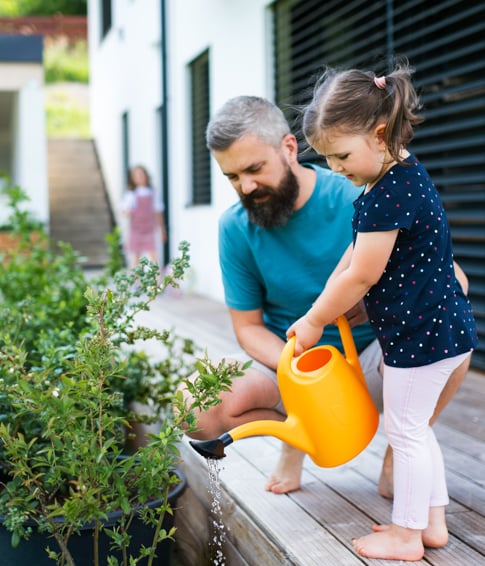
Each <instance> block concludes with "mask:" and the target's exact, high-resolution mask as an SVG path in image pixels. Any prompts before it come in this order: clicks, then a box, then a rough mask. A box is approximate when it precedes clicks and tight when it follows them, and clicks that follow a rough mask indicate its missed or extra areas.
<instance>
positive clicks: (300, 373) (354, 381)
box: [190, 316, 379, 468]
mask: <svg viewBox="0 0 485 566" xmlns="http://www.w3.org/2000/svg"><path fill="white" fill-rule="evenodd" d="M337 326H338V329H339V332H340V336H341V338H342V343H343V346H344V351H345V357H344V356H343V355H342V354H341V353H340V352H339V350H337V348H335V347H333V346H315V347H314V348H310V349H309V350H306V351H305V352H303V354H301V355H300V356H298V357H296V358H295V357H293V356H294V350H295V341H296V338H295V337H292V338H291V339H290V340H289V341H288V342H287V343H286V345H285V347H284V348H283V351H282V353H281V356H280V359H279V362H278V369H277V375H278V386H279V389H280V393H281V398H282V400H283V404H284V406H285V409H286V412H287V415H288V416H287V418H286V420H285V421H273V420H264V421H253V422H249V423H245V424H243V425H240V426H237V427H236V428H233V429H232V430H230V431H229V432H226V433H224V434H222V435H221V436H220V437H219V438H216V439H214V440H202V441H200V440H199V441H197V440H191V441H190V444H191V446H192V447H193V448H194V449H195V450H196V451H197V452H199V454H201V455H202V456H204V457H205V458H213V459H219V458H222V457H224V456H225V454H224V447H225V446H228V445H229V444H231V443H232V442H233V441H234V440H239V439H240V438H246V437H248V436H262V435H269V436H275V437H276V438H279V439H280V440H282V441H284V442H286V443H287V444H291V445H292V446H294V447H295V448H299V449H300V450H302V451H303V452H306V453H307V454H308V455H309V456H310V457H311V458H312V460H313V461H314V462H315V464H317V465H318V466H321V467H324V468H332V467H334V466H340V465H341V464H345V462H348V461H349V460H351V459H352V458H354V457H355V456H357V455H358V454H359V453H360V452H362V450H363V449H364V448H365V447H366V446H367V445H368V444H369V442H370V441H371V440H372V438H373V437H374V434H375V433H376V430H377V426H378V424H379V413H378V411H377V409H376V407H375V405H374V403H373V401H372V399H371V397H370V395H369V392H368V390H367V385H366V383H365V379H364V375H363V373H362V369H361V367H360V363H359V356H358V354H357V350H356V348H355V344H354V340H353V337H352V332H351V330H350V326H349V323H348V321H347V319H346V318H345V317H344V316H341V317H339V318H338V319H337Z"/></svg>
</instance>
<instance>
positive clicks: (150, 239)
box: [127, 191, 156, 254]
mask: <svg viewBox="0 0 485 566" xmlns="http://www.w3.org/2000/svg"><path fill="white" fill-rule="evenodd" d="M134 196H135V204H134V206H133V207H132V208H131V211H130V228H129V232H128V242H127V249H128V251H129V252H132V253H135V254H141V253H143V252H147V251H152V250H155V248H156V242H155V228H156V220H155V207H154V203H153V191H151V192H150V194H145V195H140V194H136V192H135V195H134Z"/></svg>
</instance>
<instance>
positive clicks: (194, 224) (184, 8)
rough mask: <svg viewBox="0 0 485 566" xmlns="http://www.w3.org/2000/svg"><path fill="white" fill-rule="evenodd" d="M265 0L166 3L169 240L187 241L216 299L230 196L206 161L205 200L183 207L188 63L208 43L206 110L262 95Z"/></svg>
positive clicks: (199, 279) (187, 187) (199, 276)
mask: <svg viewBox="0 0 485 566" xmlns="http://www.w3.org/2000/svg"><path fill="white" fill-rule="evenodd" d="M268 4H269V2H267V1H263V0H245V1H244V2H241V1H239V0H182V1H179V0H172V1H170V2H168V7H167V20H168V26H167V27H168V30H169V35H168V45H169V48H168V61H169V67H168V70H169V78H168V85H169V89H170V100H169V119H170V127H169V132H170V134H169V135H170V144H169V145H170V186H171V188H172V193H171V199H172V203H171V211H172V230H173V232H172V238H173V241H175V242H178V241H180V240H188V241H189V242H190V244H191V258H192V259H191V265H192V267H193V274H194V281H193V283H192V285H193V287H194V288H195V290H196V291H197V292H199V293H202V294H205V295H208V296H211V297H212V298H215V299H219V300H221V301H222V300H223V290H222V283H221V276H220V270H219V263H218V253H217V247H218V238H217V223H218V218H219V216H220V215H221V213H222V212H223V211H224V210H225V209H226V208H227V207H228V206H229V205H230V204H232V203H233V202H234V201H235V199H236V198H237V197H236V194H235V192H234V189H233V188H232V187H231V186H230V184H229V182H228V181H227V179H226V178H225V177H224V176H223V175H222V174H221V172H220V170H219V167H218V166H217V164H216V162H215V161H214V160H213V161H212V205H211V206H192V207H187V206H186V205H187V202H188V201H189V195H190V192H191V170H190V151H191V141H190V90H189V87H190V82H189V65H190V63H191V61H193V59H195V58H196V57H197V56H198V55H200V54H201V53H203V52H204V51H205V50H206V49H207V48H209V50H210V56H209V69H210V94H211V99H210V105H211V113H213V112H214V111H215V110H217V109H218V108H219V107H220V106H222V104H223V103H224V102H225V101H226V100H227V99H228V98H230V97H232V96H236V95H240V94H253V95H261V96H268V95H269V92H268V88H267V86H268V85H267V75H268V73H270V71H271V69H270V68H268V67H267V66H266V65H265V58H266V56H267V52H268V45H269V43H270V41H271V37H270V36H269V35H268V34H267V33H266V6H267V5H268Z"/></svg>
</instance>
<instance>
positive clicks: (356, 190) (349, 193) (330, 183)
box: [302, 163, 362, 202]
mask: <svg viewBox="0 0 485 566" xmlns="http://www.w3.org/2000/svg"><path fill="white" fill-rule="evenodd" d="M302 165H303V166H304V167H311V168H312V169H313V170H314V171H315V173H316V174H317V180H316V185H315V186H316V188H317V191H318V193H319V194H320V195H321V196H322V197H325V196H331V198H332V200H339V199H343V200H344V201H352V202H353V201H354V200H355V199H356V198H357V197H358V196H359V194H360V193H361V192H362V187H356V186H354V184H353V183H351V182H350V181H349V180H348V179H346V178H345V177H344V176H343V175H340V174H339V173H334V172H333V171H332V170H331V169H327V168H326V167H322V166H321V165H317V164H315V163H302Z"/></svg>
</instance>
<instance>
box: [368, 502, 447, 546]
mask: <svg viewBox="0 0 485 566" xmlns="http://www.w3.org/2000/svg"><path fill="white" fill-rule="evenodd" d="M391 526H392V525H372V530H373V531H374V532H375V533H381V532H383V531H388V530H389V529H390V528H391ZM422 540H423V545H424V546H427V547H429V548H441V547H442V546H445V545H446V544H447V542H448V527H447V526H446V516H445V508H444V507H430V508H429V523H428V526H427V527H426V528H425V529H424V530H423V531H422Z"/></svg>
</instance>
